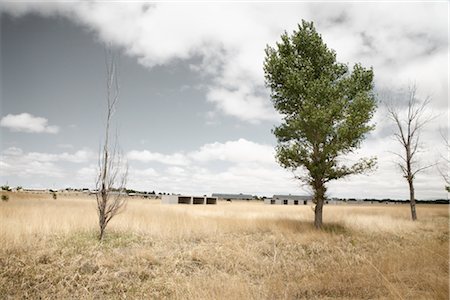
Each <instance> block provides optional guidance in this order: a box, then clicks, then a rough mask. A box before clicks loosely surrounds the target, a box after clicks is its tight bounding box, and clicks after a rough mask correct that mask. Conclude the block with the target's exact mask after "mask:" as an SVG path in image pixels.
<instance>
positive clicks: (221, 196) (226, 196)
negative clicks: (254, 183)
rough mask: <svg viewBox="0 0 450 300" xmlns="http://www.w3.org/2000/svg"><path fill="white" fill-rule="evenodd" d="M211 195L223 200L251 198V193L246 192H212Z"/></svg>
mask: <svg viewBox="0 0 450 300" xmlns="http://www.w3.org/2000/svg"><path fill="white" fill-rule="evenodd" d="M212 196H213V197H216V198H219V199H223V200H252V199H253V196H252V195H247V194H242V193H241V194H212Z"/></svg>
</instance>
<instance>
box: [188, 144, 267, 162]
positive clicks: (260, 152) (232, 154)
mask: <svg viewBox="0 0 450 300" xmlns="http://www.w3.org/2000/svg"><path fill="white" fill-rule="evenodd" d="M274 156H275V151H274V148H273V146H271V145H262V144H258V143H255V142H252V141H248V140H246V139H242V138H241V139H239V140H236V141H228V142H225V143H218V142H216V143H211V144H205V145H203V146H201V147H200V149H199V150H198V151H194V152H192V153H190V154H189V157H191V158H192V159H194V160H196V161H199V162H208V161H214V160H221V161H228V162H234V163H244V162H249V163H251V162H259V163H266V164H267V163H268V164H273V163H275V158H274Z"/></svg>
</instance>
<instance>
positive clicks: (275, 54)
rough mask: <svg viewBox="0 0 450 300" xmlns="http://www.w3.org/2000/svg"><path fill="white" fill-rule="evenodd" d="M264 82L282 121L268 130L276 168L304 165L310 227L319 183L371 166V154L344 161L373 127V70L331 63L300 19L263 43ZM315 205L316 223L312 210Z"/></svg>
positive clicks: (319, 200)
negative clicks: (311, 195) (273, 143)
mask: <svg viewBox="0 0 450 300" xmlns="http://www.w3.org/2000/svg"><path fill="white" fill-rule="evenodd" d="M264 72H265V80H266V85H267V87H269V88H270V89H271V98H272V102H273V105H274V107H275V109H276V110H277V111H278V112H280V113H281V114H282V116H283V121H284V122H283V123H282V124H281V125H280V126H278V127H276V128H275V129H274V130H273V133H274V134H275V136H276V138H277V140H278V146H277V148H276V150H277V159H278V161H279V163H280V164H281V166H283V167H285V168H288V169H292V170H297V169H299V168H304V169H305V170H306V171H307V172H306V173H307V175H306V176H302V177H301V179H302V180H304V181H306V183H307V184H309V185H310V186H311V187H312V188H313V190H314V200H315V202H316V226H317V227H321V226H322V222H321V212H322V207H321V205H322V204H323V200H324V197H325V192H326V187H325V183H327V182H329V181H330V180H334V179H339V178H342V177H345V176H348V175H351V174H358V173H362V172H364V171H366V170H368V169H370V168H372V167H374V166H375V158H371V159H360V160H359V161H358V162H356V163H354V164H351V165H346V164H344V163H342V162H341V161H340V160H339V158H340V157H342V156H343V155H346V154H349V153H350V152H352V151H354V150H355V149H357V148H358V147H360V145H361V142H362V141H363V140H364V138H365V136H366V134H367V133H368V132H370V131H371V130H372V129H373V128H374V126H373V125H371V124H369V122H370V119H371V118H372V116H373V114H374V113H375V110H376V106H377V105H376V100H375V96H374V93H373V91H372V90H373V76H374V75H373V70H372V68H369V69H366V68H364V67H363V66H361V65H360V64H355V65H354V66H353V69H352V70H351V71H350V70H349V68H348V66H347V65H346V64H342V63H339V62H337V61H336V53H335V52H334V51H333V50H332V49H329V48H328V47H327V45H326V44H325V43H324V42H323V40H322V37H321V35H320V34H319V33H317V31H316V29H315V28H314V25H313V23H312V22H306V21H302V24H299V26H298V30H297V31H294V32H293V33H292V35H288V34H287V33H286V32H285V33H284V34H283V35H282V36H281V42H278V43H277V44H276V47H270V46H267V48H266V58H265V61H264ZM318 206H320V222H319V223H320V224H317V221H318V220H317V217H318V216H317V213H318V211H317V210H318V209H319V207H318Z"/></svg>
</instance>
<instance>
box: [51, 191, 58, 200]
mask: <svg viewBox="0 0 450 300" xmlns="http://www.w3.org/2000/svg"><path fill="white" fill-rule="evenodd" d="M52 197H53V199H54V200H56V198H58V196H56V193H55V192H53V193H52Z"/></svg>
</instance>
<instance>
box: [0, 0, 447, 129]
mask: <svg viewBox="0 0 450 300" xmlns="http://www.w3.org/2000/svg"><path fill="white" fill-rule="evenodd" d="M447 8H448V5H447V3H417V2H416V3H407V2H405V3H376V4H374V3H364V2H361V3H282V4H279V3H277V4H275V3H153V4H148V3H126V4H124V3H117V2H115V3H107V2H77V3H74V4H67V3H61V2H53V3H24V2H21V3H12V2H11V3H7V4H4V5H3V9H4V10H6V11H8V12H10V13H11V14H13V15H23V14H26V13H29V12H38V13H41V14H43V15H45V16H47V15H52V14H59V15H63V16H66V17H68V18H70V19H72V20H73V21H75V22H77V23H79V24H82V25H84V26H86V27H87V28H89V29H90V30H92V31H94V32H95V33H96V34H97V35H98V36H99V37H100V39H101V40H103V41H107V42H112V43H113V44H115V45H118V46H120V47H122V48H123V49H124V50H125V51H126V53H128V55H130V56H134V57H137V58H138V60H139V62H140V63H141V64H143V65H145V66H147V67H152V66H155V65H164V64H169V63H171V62H173V61H175V60H180V59H181V60H185V59H189V58H192V57H200V58H201V63H200V64H198V65H194V66H192V69H193V70H196V71H198V72H199V73H201V74H203V75H204V76H205V78H208V79H210V84H209V87H208V89H207V90H208V92H207V100H208V101H209V102H211V103H213V104H215V106H216V110H217V111H219V112H221V113H224V114H227V115H231V116H235V117H237V118H239V119H241V120H243V121H248V122H258V121H274V120H277V119H279V116H278V115H277V113H276V112H275V111H274V109H273V107H272V105H271V103H270V100H269V97H268V95H267V93H266V92H265V88H264V76H263V70H262V65H263V60H264V55H265V54H264V48H265V47H266V45H267V44H269V45H272V46H273V45H274V44H275V42H276V41H278V40H279V39H280V34H281V33H282V32H283V31H284V30H286V31H288V32H291V31H292V30H293V29H295V28H296V24H297V23H298V22H300V21H301V19H302V18H303V19H306V20H312V21H314V22H315V24H316V26H317V29H318V31H319V32H320V33H322V34H323V36H324V40H325V42H326V43H327V44H328V45H329V46H330V47H331V48H333V49H335V50H336V52H337V55H338V59H339V60H341V61H343V62H349V63H355V62H361V63H363V64H364V65H366V66H373V67H374V70H375V79H376V82H377V84H379V85H388V86H390V87H398V86H399V84H400V83H404V82H407V81H409V80H415V79H417V80H420V84H421V85H424V89H425V90H427V91H433V94H434V95H435V97H436V99H435V102H436V103H441V104H442V103H447V95H448V89H447V79H448V65H447V52H448V30H447V21H448V15H447ZM380 16H382V17H380ZM230 20H232V21H230ZM117 22H120V24H121V26H119V27H117V26H115V25H116V24H117ZM422 71H424V72H422ZM261 91H264V92H262V93H261Z"/></svg>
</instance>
